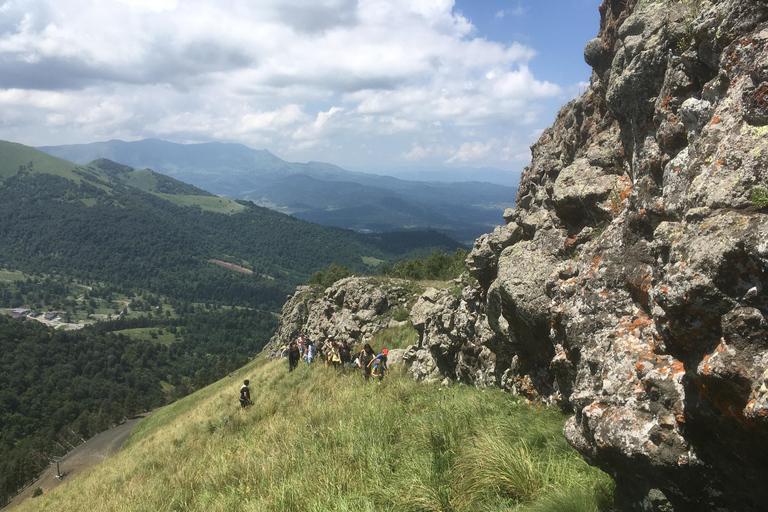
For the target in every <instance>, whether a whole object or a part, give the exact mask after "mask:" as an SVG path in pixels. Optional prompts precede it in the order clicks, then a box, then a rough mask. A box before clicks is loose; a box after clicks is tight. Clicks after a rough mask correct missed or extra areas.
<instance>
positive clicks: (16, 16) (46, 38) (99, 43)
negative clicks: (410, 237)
mask: <svg viewBox="0 0 768 512" xmlns="http://www.w3.org/2000/svg"><path fill="white" fill-rule="evenodd" d="M598 5H599V2H598V1H596V0H552V1H538V2H536V1H532V0H510V1H503V0H484V1H466V0H458V1H457V2H456V3H454V2H453V1H452V0H260V1H259V2H252V1H250V0H227V1H224V0H183V1H181V0H0V139H4V140H11V141H15V142H21V143H23V144H28V145H35V146H36V145H56V144H73V143H88V142H95V141H103V140H109V139H122V140H140V139H144V138H149V137H156V138H161V139H165V140H170V141H173V142H180V143H194V142H206V141H213V140H215V141H223V142H239V143H243V144H246V145H248V146H250V147H252V148H255V149H268V150H270V151H271V152H273V153H274V154H276V155H277V156H279V157H281V158H283V159H285V160H289V161H296V162H305V161H309V160H316V161H325V162H330V163H334V164H337V165H341V166H342V167H346V168H349V169H355V170H376V171H391V170H393V169H398V168H400V167H403V166H408V167H419V168H422V169H443V168H446V167H463V168H482V167H493V168H498V169H502V170H505V171H507V172H510V173H519V171H520V169H522V167H523V166H524V165H526V164H527V163H528V160H529V158H530V152H529V150H528V146H529V145H530V144H531V143H532V142H534V141H535V139H536V138H537V137H538V134H539V133H541V130H542V129H544V128H545V127H546V126H548V125H549V124H551V123H552V121H553V119H554V116H555V114H556V112H557V110H558V109H559V108H560V107H561V106H562V105H563V104H564V103H566V102H567V101H568V100H569V99H571V98H573V97H575V95H576V94H577V93H578V92H579V91H580V90H583V89H584V87H585V83H586V82H588V80H589V75H590V70H589V68H588V67H587V66H586V64H584V61H583V56H582V55H583V48H584V44H585V43H586V42H587V41H588V40H589V39H591V38H593V37H595V36H596V34H597V30H598V24H599V13H598ZM478 178H482V176H480V175H478Z"/></svg>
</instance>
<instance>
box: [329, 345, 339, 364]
mask: <svg viewBox="0 0 768 512" xmlns="http://www.w3.org/2000/svg"><path fill="white" fill-rule="evenodd" d="M328 362H329V363H331V364H332V365H333V367H334V368H338V367H339V366H341V356H340V355H339V345H338V343H336V342H335V341H334V342H333V343H331V353H330V354H328Z"/></svg>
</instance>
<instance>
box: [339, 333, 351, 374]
mask: <svg viewBox="0 0 768 512" xmlns="http://www.w3.org/2000/svg"><path fill="white" fill-rule="evenodd" d="M339 358H340V359H341V364H343V365H344V369H345V370H346V369H347V368H349V365H350V363H351V362H352V347H350V346H349V343H348V342H347V340H342V342H341V345H339Z"/></svg>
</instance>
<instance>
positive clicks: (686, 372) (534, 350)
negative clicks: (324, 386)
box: [276, 0, 768, 512]
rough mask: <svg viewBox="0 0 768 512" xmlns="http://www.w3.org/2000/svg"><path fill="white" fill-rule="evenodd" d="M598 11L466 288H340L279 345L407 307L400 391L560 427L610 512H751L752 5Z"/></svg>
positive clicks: (758, 421)
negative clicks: (541, 406) (611, 505)
mask: <svg viewBox="0 0 768 512" xmlns="http://www.w3.org/2000/svg"><path fill="white" fill-rule="evenodd" d="M600 15H601V22H600V32H599V34H598V37H597V38H595V39H593V40H591V41H589V42H588V43H587V45H586V48H585V50H584V58H585V60H586V61H587V63H588V64H590V65H591V66H592V68H593V73H592V77H591V85H590V87H589V88H588V90H587V91H586V92H585V93H584V94H582V95H581V96H580V97H578V98H577V99H575V100H573V101H571V102H570V103H568V104H567V105H566V106H565V107H563V109H562V110H561V111H560V113H559V114H558V116H557V119H556V120H555V122H554V124H553V125H552V126H551V127H550V128H548V129H547V130H545V131H544V133H543V134H542V136H541V138H540V139H539V140H538V141H537V142H536V143H535V144H533V146H532V147H531V149H532V156H533V158H532V162H531V165H530V166H528V167H527V168H526V169H525V171H524V173H523V175H522V178H521V182H520V185H519V188H518V196H517V203H516V209H514V210H508V211H506V212H505V213H504V220H505V221H506V224H505V225H504V226H501V227H499V228H497V229H496V230H495V231H494V232H493V233H489V234H487V235H484V236H482V237H480V238H479V239H478V240H477V242H476V243H475V246H474V248H473V250H472V252H471V253H470V255H469V256H468V258H467V268H468V275H465V276H464V278H463V283H464V289H463V291H462V292H461V293H460V294H456V293H451V292H450V291H448V290H435V289H429V290H426V292H425V293H424V294H423V295H421V297H419V298H418V300H415V298H413V299H409V298H407V297H406V295H404V294H403V292H402V291H400V290H397V287H395V289H394V290H392V291H391V292H390V291H387V292H376V291H374V290H373V289H371V288H366V286H367V285H363V284H362V283H357V282H354V281H346V282H345V281H342V282H341V284H339V285H338V286H337V285H334V287H333V288H329V289H328V290H327V291H326V292H325V294H324V295H323V296H322V297H315V298H311V299H306V300H305V299H298V298H297V297H299V295H297V296H296V297H294V298H293V300H292V301H290V302H289V304H290V305H288V304H287V305H286V308H284V311H283V313H284V320H283V324H282V326H281V328H280V329H281V330H280V333H279V334H278V336H277V338H276V340H280V339H287V338H288V337H289V336H291V335H294V334H296V333H298V332H299V330H301V329H307V328H308V327H307V326H310V327H309V328H310V329H311V330H312V335H313V336H315V337H317V338H329V337H340V336H348V337H352V338H354V339H358V340H359V339H360V338H361V336H362V337H363V338H364V337H365V336H366V335H368V334H370V333H371V331H374V330H376V329H378V328H380V326H381V325H385V323H386V322H389V321H390V320H389V318H388V317H387V315H386V314H384V315H382V314H381V312H382V311H384V310H386V309H388V308H392V307H393V304H400V305H402V307H406V306H407V307H408V308H409V309H410V319H411V322H412V324H413V325H414V327H416V329H417V330H418V332H419V342H418V343H417V344H416V345H414V346H412V347H410V348H409V349H407V350H406V351H405V352H404V353H403V354H402V357H403V360H404V361H405V362H406V363H407V364H408V365H409V367H410V371H411V372H412V373H413V375H414V377H416V378H419V379H428V380H436V381H446V380H447V381H462V382H467V383H471V384H474V385H477V386H489V385H499V386H501V387H503V388H505V389H508V390H511V391H514V392H516V393H520V394H522V395H524V396H526V397H528V398H529V399H530V400H532V401H539V402H547V403H552V404H557V405H559V406H560V407H562V408H563V409H565V410H568V411H571V412H572V413H573V417H572V418H571V419H570V420H569V421H568V423H567V425H566V428H565V435H566V437H567V439H568V440H569V442H570V443H571V444H572V445H573V446H574V447H575V448H576V449H577V450H578V451H579V452H580V453H581V454H582V456H583V457H584V458H585V459H586V460H587V461H588V462H590V463H591V464H594V465H597V466H599V467H601V468H602V469H604V470H605V471H607V472H609V473H610V474H611V475H613V476H614V477H615V480H616V483H617V492H616V499H617V509H618V510H637V511H659V512H661V511H688V510H696V511H733V512H736V511H740V512H742V511H746V512H757V511H763V510H766V508H767V506H766V504H765V496H764V494H765V493H764V489H765V488H764V485H765V482H766V481H768V464H766V461H767V460H768V320H767V319H766V317H767V316H768V298H767V296H766V293H765V290H764V288H765V287H766V285H768V275H767V272H768V211H767V210H766V208H765V207H760V206H759V205H756V204H753V202H752V200H751V198H752V196H753V194H754V192H755V191H759V190H764V189H766V188H768V171H767V170H766V169H767V168H768V5H766V3H765V2H762V1H757V0H720V1H707V0H682V1H672V0H657V1H652V0H641V1H635V0H605V1H604V2H603V4H602V5H601V6H600ZM353 283H355V284H353ZM355 287H357V288H356V289H355V290H353V288H355ZM402 288H405V286H404V285H403V287H402ZM368 295H370V298H366V297H367V296H368ZM362 319H368V320H367V321H366V322H363V323H361V322H360V320H362Z"/></svg>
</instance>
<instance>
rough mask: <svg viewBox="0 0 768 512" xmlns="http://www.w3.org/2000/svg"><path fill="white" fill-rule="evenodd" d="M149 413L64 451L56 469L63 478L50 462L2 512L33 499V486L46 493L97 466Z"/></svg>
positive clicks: (116, 448)
mask: <svg viewBox="0 0 768 512" xmlns="http://www.w3.org/2000/svg"><path fill="white" fill-rule="evenodd" d="M150 414H151V413H144V414H141V415H139V416H136V417H135V418H133V419H130V420H127V421H126V422H125V423H122V424H120V425H117V426H115V427H112V428H110V429H109V430H105V431H104V432H101V433H100V434H96V435H95V436H93V437H92V438H90V439H89V440H87V441H86V442H84V443H83V444H81V445H80V446H78V447H77V448H75V449H74V450H72V451H71V452H69V453H67V454H66V455H65V456H64V458H63V460H62V461H61V462H59V469H60V470H61V474H62V478H56V464H55V463H54V464H51V467H49V468H48V469H47V470H45V472H44V473H43V474H42V476H41V477H40V478H39V479H38V480H37V481H36V482H35V483H33V484H32V485H30V486H29V487H27V488H26V489H24V490H23V491H22V492H21V493H19V494H18V495H17V496H16V497H15V498H13V499H12V500H11V502H10V503H9V504H8V505H6V506H5V507H3V508H2V509H0V510H2V511H3V512H6V511H8V510H11V509H13V508H14V507H16V506H17V505H20V504H21V503H23V502H24V501H26V500H28V499H32V493H33V492H34V490H35V489H37V488H38V487H40V488H41V489H42V490H43V494H47V493H49V492H50V491H52V490H53V489H55V488H56V487H58V486H59V485H62V484H66V483H67V481H69V480H71V479H72V477H74V476H76V475H78V474H79V473H82V472H83V471H85V470H86V469H90V468H92V467H93V466H95V465H97V464H98V463H99V462H101V461H102V460H104V459H106V458H107V457H110V456H112V455H114V454H116V453H117V452H118V451H120V448H121V447H122V446H123V443H124V442H125V441H126V439H128V436H130V435H131V431H133V427H135V426H136V423H138V422H139V420H141V419H142V418H145V417H146V416H149V415H150Z"/></svg>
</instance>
